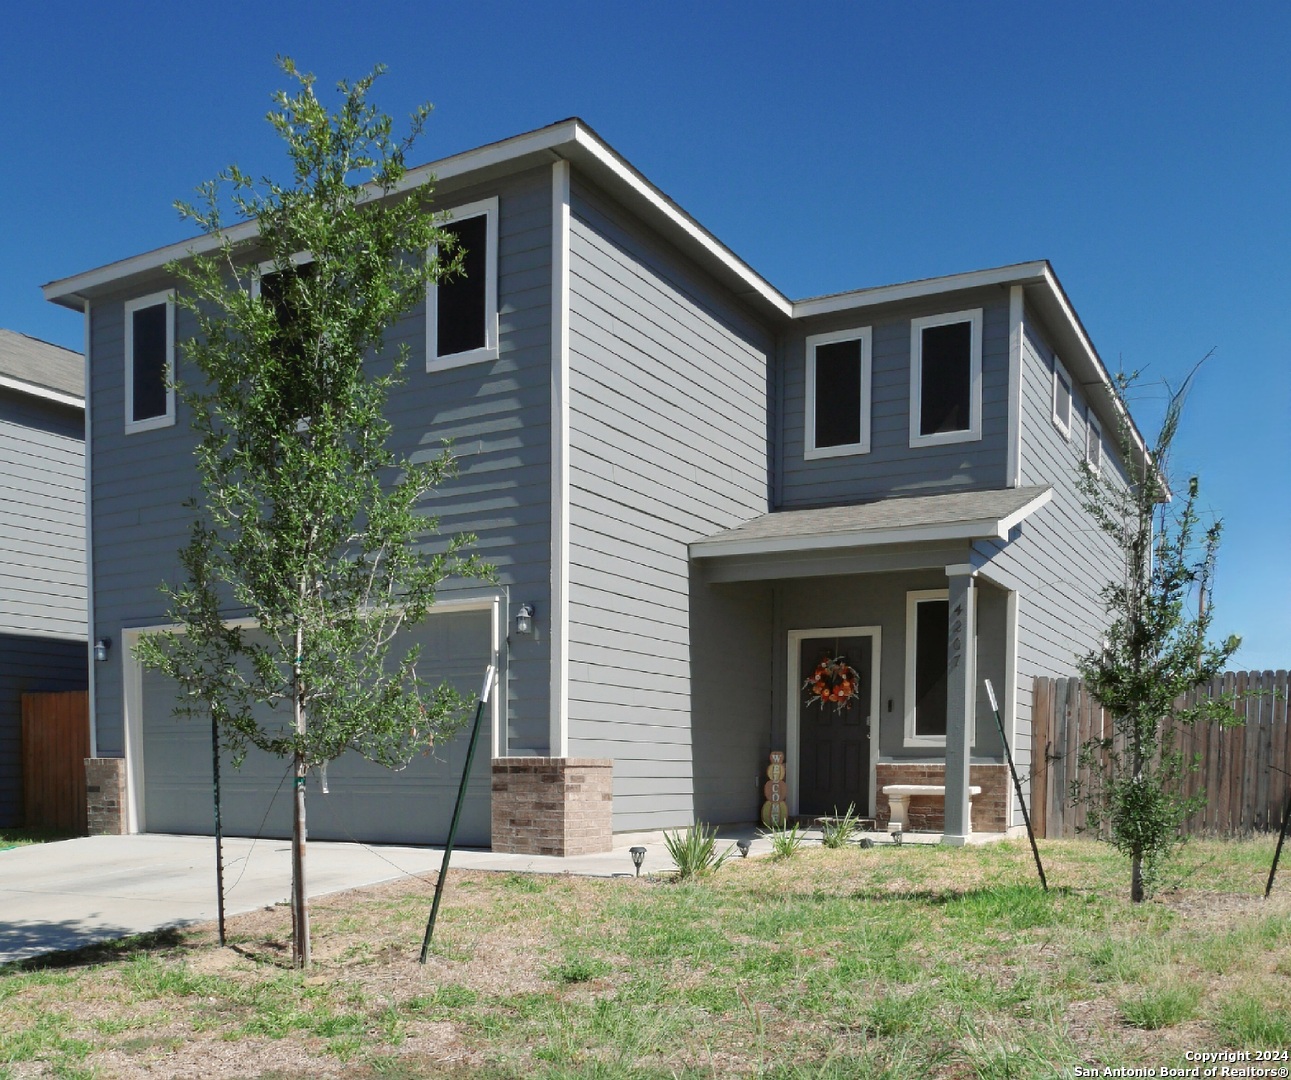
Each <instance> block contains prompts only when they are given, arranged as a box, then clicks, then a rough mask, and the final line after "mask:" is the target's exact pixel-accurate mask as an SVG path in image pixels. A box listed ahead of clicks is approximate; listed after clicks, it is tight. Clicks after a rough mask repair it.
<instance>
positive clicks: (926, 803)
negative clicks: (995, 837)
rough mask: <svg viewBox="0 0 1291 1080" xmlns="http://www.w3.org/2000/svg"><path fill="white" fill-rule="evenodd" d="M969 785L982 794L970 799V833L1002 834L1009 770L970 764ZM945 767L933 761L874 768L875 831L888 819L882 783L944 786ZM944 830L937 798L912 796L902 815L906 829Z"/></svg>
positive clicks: (943, 808)
mask: <svg viewBox="0 0 1291 1080" xmlns="http://www.w3.org/2000/svg"><path fill="white" fill-rule="evenodd" d="M968 774H969V779H968V782H969V783H970V784H976V785H977V786H978V787H980V788H981V789H982V793H981V794H980V795H978V796H976V797H974V799H973V832H975V833H978V832H981V833H1002V832H1005V831H1006V829H1005V824H1004V822H1005V816H1004V815H1005V808H1006V807H1007V806H1008V798H1009V769H1008V766H1007V765H970V766H969V768H968ZM945 782H946V766H945V765H944V764H940V763H936V762H911V763H909V764H906V763H903V762H899V761H886V762H885V761H880V762H879V763H878V768H877V783H878V791H877V798H876V800H875V808H874V812H875V815H876V816H877V818H878V826H879V828H885V827H886V826H887V823H888V819H889V818H890V817H891V816H892V814H891V809H890V808H889V806H888V797H887V796H886V795H884V794H883V786H884V785H885V784H944V783H945ZM945 827H946V806H945V801H944V800H943V799H942V797H941V796H940V795H930V796H916V797H915V798H913V799H911V800H910V809H909V811H908V812H907V813H906V828H907V829H918V830H920V831H923V832H941V831H942V830H943V829H944V828H945Z"/></svg>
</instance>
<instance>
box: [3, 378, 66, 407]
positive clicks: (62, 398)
mask: <svg viewBox="0 0 1291 1080" xmlns="http://www.w3.org/2000/svg"><path fill="white" fill-rule="evenodd" d="M0 387H3V388H4V389H6V390H16V391H17V392H18V393H20V394H28V395H29V396H31V397H38V398H44V399H45V400H46V401H56V402H58V404H60V405H71V406H72V407H73V408H76V409H83V408H85V399H84V398H83V397H77V396H76V395H75V394H67V393H64V392H63V391H62V390H53V389H51V388H50V387H48V386H37V385H36V384H35V383H29V382H25V381H23V380H22V379H14V378H10V377H9V376H8V375H0Z"/></svg>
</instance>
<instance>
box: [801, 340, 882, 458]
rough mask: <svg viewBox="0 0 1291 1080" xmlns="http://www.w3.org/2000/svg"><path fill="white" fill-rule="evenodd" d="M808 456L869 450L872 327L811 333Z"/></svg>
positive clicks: (807, 415) (806, 453)
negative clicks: (827, 332) (828, 332)
mask: <svg viewBox="0 0 1291 1080" xmlns="http://www.w3.org/2000/svg"><path fill="white" fill-rule="evenodd" d="M804 448H805V449H804V456H805V457H807V458H822V457H838V456H840V455H843V454H865V453H868V452H869V449H870V328H869V327H868V326H866V327H863V328H862V329H859V330H840V331H836V332H835V333H832V334H813V335H812V336H811V337H809V338H807V385H806V430H805V440H804Z"/></svg>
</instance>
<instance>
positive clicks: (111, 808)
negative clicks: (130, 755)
mask: <svg viewBox="0 0 1291 1080" xmlns="http://www.w3.org/2000/svg"><path fill="white" fill-rule="evenodd" d="M125 778H126V763H125V758H115V757H108V758H102V757H87V758H86V759H85V816H86V827H87V828H86V831H87V832H88V833H89V834H90V835H91V836H118V835H120V834H121V833H123V832H125V831H126V782H125Z"/></svg>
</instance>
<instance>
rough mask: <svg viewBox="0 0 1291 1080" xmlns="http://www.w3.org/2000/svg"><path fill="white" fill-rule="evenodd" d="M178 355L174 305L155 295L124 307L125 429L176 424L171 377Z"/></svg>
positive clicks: (169, 296)
mask: <svg viewBox="0 0 1291 1080" xmlns="http://www.w3.org/2000/svg"><path fill="white" fill-rule="evenodd" d="M174 355H175V301H174V297H173V295H172V294H171V293H169V292H161V293H153V294H152V295H150V296H141V297H139V298H138V299H137V300H130V301H127V302H126V305H125V368H126V370H125V405H126V418H125V419H126V423H125V429H126V431H127V432H128V433H129V432H135V431H148V430H150V429H151V428H158V427H167V426H169V425H171V424H173V423H174V422H175V390H174V387H172V386H171V385H170V373H171V370H172V368H173V367H174Z"/></svg>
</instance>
